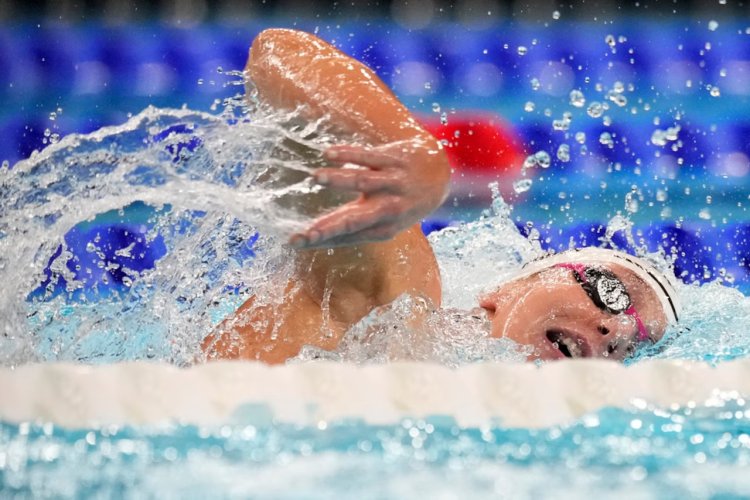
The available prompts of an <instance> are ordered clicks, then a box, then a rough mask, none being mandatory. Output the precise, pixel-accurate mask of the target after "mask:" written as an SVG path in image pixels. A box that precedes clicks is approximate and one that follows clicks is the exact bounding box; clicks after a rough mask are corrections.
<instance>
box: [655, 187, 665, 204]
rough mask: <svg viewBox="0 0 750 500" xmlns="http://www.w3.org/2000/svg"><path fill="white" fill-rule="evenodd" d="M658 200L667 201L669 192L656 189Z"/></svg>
mask: <svg viewBox="0 0 750 500" xmlns="http://www.w3.org/2000/svg"><path fill="white" fill-rule="evenodd" d="M656 201H661V202H664V201H667V192H666V191H665V190H663V189H658V190H657V191H656Z"/></svg>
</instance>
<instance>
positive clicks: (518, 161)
mask: <svg viewBox="0 0 750 500" xmlns="http://www.w3.org/2000/svg"><path fill="white" fill-rule="evenodd" d="M421 122H422V125H423V126H424V127H425V128H426V129H427V130H428V131H429V132H430V133H431V134H432V135H434V136H435V138H436V139H438V140H442V141H443V144H444V145H445V151H446V153H447V154H448V158H449V160H450V162H451V166H452V167H453V169H454V171H455V173H459V172H461V173H465V174H477V175H478V176H480V177H483V178H485V177H488V176H490V175H492V176H497V177H503V178H507V177H516V176H517V175H518V174H519V172H520V170H521V167H522V166H523V161H524V159H525V157H526V155H525V154H524V149H523V146H522V142H521V139H520V138H519V137H518V136H517V135H516V134H515V133H514V132H513V129H512V128H511V127H510V125H509V124H507V123H506V122H505V121H504V120H503V119H502V118H500V117H499V116H497V115H495V114H492V113H487V112H481V111H480V112H459V113H456V114H452V115H448V120H447V123H441V122H440V119H439V118H433V117H429V118H423V119H422V120H421Z"/></svg>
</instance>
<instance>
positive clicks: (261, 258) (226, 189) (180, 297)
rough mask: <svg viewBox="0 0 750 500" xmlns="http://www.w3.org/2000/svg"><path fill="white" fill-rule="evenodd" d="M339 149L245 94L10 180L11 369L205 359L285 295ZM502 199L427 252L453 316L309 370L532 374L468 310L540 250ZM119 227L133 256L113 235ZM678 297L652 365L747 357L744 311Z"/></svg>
mask: <svg viewBox="0 0 750 500" xmlns="http://www.w3.org/2000/svg"><path fill="white" fill-rule="evenodd" d="M341 140H342V139H341V138H335V137H334V136H333V135H332V134H330V133H328V132H327V130H326V129H325V127H324V126H323V122H322V121H320V122H316V123H311V124H305V123H304V122H302V121H301V120H300V119H299V114H298V112H292V113H287V114H283V115H280V114H278V113H270V112H268V110H262V109H259V108H257V107H256V108H252V109H248V108H246V107H244V106H243V105H242V104H241V101H240V98H239V97H238V98H236V99H234V100H229V101H228V104H227V106H226V108H225V109H224V110H223V111H222V113H220V114H208V113H202V112H197V111H192V110H189V109H181V110H167V109H157V108H153V107H149V108H147V109H145V110H144V111H143V112H141V113H140V114H138V115H137V116H134V117H133V118H131V119H130V120H128V121H127V122H126V123H124V124H123V125H120V126H117V127H107V128H104V129H101V130H99V131H96V132H94V133H92V134H87V135H78V134H76V135H71V136H68V137H65V138H63V139H62V140H60V141H59V142H57V143H56V144H53V145H50V146H49V147H48V148H46V149H45V150H43V151H41V152H38V153H35V154H33V155H32V157H31V158H29V159H27V160H24V161H22V162H19V163H18V164H17V165H15V166H13V167H12V168H7V167H4V168H2V169H0V194H2V197H1V198H0V200H1V201H0V279H2V282H3V284H4V287H3V289H2V290H1V291H0V324H1V325H2V326H1V327H0V334H1V336H0V361H1V362H2V363H5V364H18V363H23V362H27V361H33V360H68V361H83V362H108V361H122V360H132V359H144V358H146V359H157V360H165V361H170V362H174V363H178V364H182V363H188V362H191V361H193V360H195V359H201V358H202V353H201V351H200V347H199V345H200V341H201V340H202V339H203V337H204V336H205V335H207V334H208V333H209V332H210V331H211V330H212V328H213V326H214V325H215V324H216V323H217V322H218V321H219V320H221V319H222V318H223V317H225V316H226V315H228V314H230V313H231V312H232V311H233V310H234V309H235V308H236V307H237V306H238V305H239V304H241V303H242V302H243V301H244V300H245V299H246V298H247V297H248V296H249V295H251V294H255V295H256V296H258V302H263V303H269V302H278V301H279V300H281V296H280V293H281V292H280V287H278V286H273V285H274V283H276V284H277V283H278V282H279V281H280V280H284V281H285V280H286V277H288V276H289V275H290V273H291V271H292V270H291V262H292V259H291V258H290V257H291V255H290V253H289V252H290V251H289V250H288V249H287V248H286V247H284V246H283V245H282V244H281V242H282V241H283V240H284V238H286V236H287V235H288V234H289V233H290V232H291V231H294V230H297V229H299V228H301V227H304V226H305V225H306V224H307V223H309V221H310V220H311V218H312V217H314V216H315V215H316V214H318V213H320V212H322V211H324V210H326V209H327V208H330V207H331V206H334V205H337V204H340V203H341V202H342V201H343V200H344V198H342V197H341V196H338V195H336V194H334V193H331V192H329V191H326V190H324V189H321V188H320V187H319V186H316V185H314V184H313V183H311V182H310V180H309V173H310V172H311V171H312V169H314V168H316V166H318V165H320V161H321V160H320V154H319V153H320V151H321V150H322V149H324V148H325V147H326V146H327V145H329V144H332V143H334V142H340V141H341ZM347 140H350V141H351V140H355V141H356V138H348V139H347ZM495 191H496V192H495V197H494V201H493V205H492V207H491V209H490V210H488V211H487V212H486V213H485V214H484V215H483V216H482V217H481V218H480V219H478V220H476V221H473V222H469V223H466V224H462V225H460V226H457V227H450V228H447V229H445V230H443V231H441V232H440V233H434V234H433V235H432V236H431V237H430V242H431V244H432V245H433V248H434V250H435V253H436V256H437V259H438V262H439V265H440V270H441V274H442V279H443V288H444V290H443V297H444V305H445V307H446V309H445V310H443V311H434V310H432V309H430V308H429V307H428V306H427V305H426V304H422V303H418V301H416V302H415V299H412V298H410V297H402V298H401V299H399V300H397V301H396V302H395V303H394V304H393V305H391V306H388V307H385V308H382V309H379V310H377V311H374V312H373V313H372V314H371V315H369V316H368V317H366V318H364V319H363V320H362V321H361V322H360V323H358V324H357V325H355V327H353V328H352V330H351V331H350V332H349V333H348V334H347V336H346V337H345V339H344V341H343V342H342V343H341V346H340V347H339V349H338V350H337V351H336V352H334V353H323V352H320V351H317V350H315V349H306V350H305V351H304V352H303V353H302V354H301V355H300V357H299V358H300V359H311V358H320V357H332V358H334V359H343V360H349V361H358V362H363V361H368V362H369V361H386V360H390V359H403V358H411V359H424V360H433V361H439V362H442V363H445V364H449V365H457V364H462V363H466V362H473V361H478V360H520V359H523V357H524V355H523V351H522V350H519V349H518V346H515V345H513V344H512V343H511V342H509V341H505V340H498V339H489V338H488V333H487V331H488V329H487V326H486V321H485V320H484V319H483V317H482V316H481V315H477V314H473V313H472V309H473V308H474V307H476V297H477V296H478V295H479V293H480V292H482V291H485V290H488V289H490V288H492V287H495V286H497V285H499V284H500V283H501V282H503V281H504V280H506V279H508V278H509V277H511V276H513V274H515V273H516V272H517V271H518V269H519V268H520V267H521V265H522V264H523V263H525V262H527V261H529V260H532V259H534V258H537V257H539V256H540V255H542V253H543V250H542V249H541V246H540V245H539V241H537V240H535V239H533V238H531V239H527V238H525V237H523V236H522V235H521V234H520V233H519V231H518V230H517V228H516V227H515V225H514V223H513V222H512V220H511V218H510V213H511V209H510V207H509V206H508V205H506V204H505V203H504V202H503V201H502V199H501V198H500V197H499V195H498V194H497V189H495ZM303 206H304V207H306V208H305V209H304V210H302V209H301V207H303ZM303 212H304V213H305V215H301V214H302V213H303ZM134 220H135V221H136V222H134ZM626 222H627V221H626ZM113 224H114V225H118V224H119V225H120V226H122V227H121V228H120V231H121V232H122V233H123V234H124V235H125V236H127V238H125V241H123V242H122V244H119V243H117V241H115V242H113V240H112V234H106V233H103V232H104V231H110V230H107V229H104V228H106V227H110V228H111V226H112V225H113ZM611 225H612V227H611V228H609V230H608V231H607V236H608V237H609V239H610V240H611V234H612V233H613V232H615V231H619V230H624V231H625V232H626V233H628V235H630V237H629V238H626V239H628V240H629V241H632V234H631V227H630V224H629V223H623V221H621V220H619V219H618V220H617V221H615V220H614V219H613V221H612V224H611ZM123 228H124V229H123ZM74 233H75V234H76V235H77V236H76V237H75V238H73V237H72V236H71V234H74ZM76 238H77V239H76ZM605 239H607V238H605ZM610 244H611V241H610ZM155 249H158V251H156V250H155ZM148 252H152V253H153V252H156V253H157V254H158V255H155V256H154V257H153V259H156V261H155V262H152V265H150V266H146V267H145V268H144V267H141V268H139V267H138V266H136V265H134V264H135V262H136V261H138V259H142V258H144V256H145V254H146V253H148ZM655 258H657V259H659V258H660V257H658V256H655ZM662 262H663V259H662ZM115 278H116V279H115ZM115 281H117V283H114V282H115ZM115 285H116V286H115ZM681 293H682V294H683V295H684V296H685V299H686V300H684V301H683V302H685V303H686V311H685V314H684V317H685V320H684V322H683V325H682V326H681V327H679V328H674V329H672V330H671V331H670V332H668V334H667V336H666V337H665V340H664V341H663V342H662V343H660V345H659V346H656V347H655V348H652V349H649V350H647V351H644V354H643V356H650V357H654V356H658V357H678V358H679V357H690V358H691V359H710V360H721V359H731V358H733V357H742V356H746V355H747V354H748V353H750V340H748V339H747V336H746V335H743V333H744V332H742V331H741V330H742V326H741V325H742V324H746V321H744V320H739V321H735V320H731V318H750V301H748V299H747V298H746V297H744V296H742V295H741V294H739V293H738V292H736V291H733V290H731V289H728V288H725V287H723V286H719V285H716V284H713V285H710V286H706V287H703V288H696V287H687V286H684V287H682V288H681ZM457 309H464V310H466V311H467V312H465V313H459V312H457ZM415 310H420V311H422V313H423V314H422V317H423V318H425V319H424V321H423V323H422V324H421V325H420V326H419V327H415V326H414V325H411V324H410V323H409V321H407V318H409V317H411V315H412V313H413V312H414V311H415ZM410 311H411V312H410ZM717 311H718V312H717ZM686 328H689V329H690V330H691V333H690V335H689V336H687V335H684V334H682V332H684V331H685V330H686ZM641 357H642V356H641ZM638 359H640V358H638Z"/></svg>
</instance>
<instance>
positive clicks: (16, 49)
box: [0, 0, 750, 292]
mask: <svg viewBox="0 0 750 500" xmlns="http://www.w3.org/2000/svg"><path fill="white" fill-rule="evenodd" d="M0 6H2V7H3V8H0V12H2V14H0V15H1V16H3V17H2V20H3V22H2V25H1V26H0V64H1V67H2V68H3V71H2V72H1V73H0V100H1V101H2V104H3V105H2V107H0V134H1V136H2V138H3V140H2V141H1V142H0V159H3V160H7V161H8V162H9V164H10V165H12V164H14V163H15V162H17V161H18V160H20V159H23V158H26V157H28V156H29V155H30V154H31V153H32V151H34V150H39V149H42V148H44V147H45V145H46V144H48V143H49V142H50V141H54V140H55V138H56V137H58V136H62V135H66V134H69V133H73V132H89V131H92V130H96V129H97V128H100V127H102V126H104V125H110V124H118V123H122V122H123V121H125V120H126V119H127V117H128V115H130V114H134V113H137V112H139V111H140V110H141V109H143V108H144V107H146V106H147V105H150V104H151V105H155V106H160V107H179V106H182V105H187V106H189V107H190V108H193V109H204V110H209V109H211V108H212V106H213V107H214V108H215V107H216V106H217V105H218V106H220V105H221V104H220V103H221V101H222V99H224V98H226V97H229V96H231V95H233V94H234V93H236V92H237V91H238V89H240V88H239V87H236V86H231V85H230V86H227V85H226V83H227V82H229V81H232V80H233V79H235V80H236V78H233V77H229V76H227V71H230V70H239V69H242V68H243V66H244V63H245V59H246V57H247V51H248V47H249V45H250V43H251V41H252V39H253V38H254V36H255V35H256V34H257V33H258V32H259V31H260V30H262V29H264V28H267V27H272V26H275V27H287V28H297V29H304V30H308V31H311V32H315V33H317V34H318V35H319V36H321V37H322V38H324V39H326V40H328V41H330V42H332V43H334V44H335V45H337V46H338V47H339V48H341V49H342V50H344V51H345V52H347V53H349V54H351V55H353V56H355V57H357V58H359V59H361V60H363V61H364V62H366V63H367V64H368V65H370V66H371V67H372V68H373V69H374V70H375V71H376V72H377V73H378V74H379V75H380V76H381V78H382V79H383V80H384V81H385V82H386V83H387V84H389V85H390V86H392V88H393V89H394V91H395V92H396V94H397V95H398V96H399V97H400V98H401V99H402V100H403V101H404V102H405V103H406V104H407V105H408V106H409V107H410V108H411V109H413V110H414V111H415V112H416V113H418V116H419V117H420V119H422V120H423V121H424V122H425V123H426V124H428V125H429V126H430V127H431V130H434V131H436V133H438V134H439V133H441V130H442V131H443V132H445V133H444V134H443V137H448V138H449V139H446V141H447V142H455V143H456V144H453V143H451V144H448V146H449V149H450V148H453V149H452V151H453V154H454V156H453V159H454V161H455V164H454V167H455V175H454V180H455V186H456V188H455V191H454V193H453V195H452V196H451V198H450V199H449V200H448V202H447V203H446V206H445V207H443V208H442V209H441V210H440V211H438V213H436V214H435V216H434V217H433V218H431V219H430V220H428V221H425V224H424V228H425V230H426V231H428V232H429V231H430V230H434V229H436V228H440V227H444V226H445V225H447V224H451V223H455V222H456V221H460V220H467V219H472V218H475V217H477V216H478V215H479V214H480V213H481V211H482V210H484V209H486V208H487V207H488V206H489V195H490V191H489V189H488V187H487V184H488V182H490V181H491V180H499V182H500V183H501V188H502V189H501V190H502V192H503V194H504V196H505V197H506V199H507V200H508V201H510V202H511V203H513V204H514V206H515V208H514V211H513V217H514V219H515V220H516V222H517V224H518V226H519V228H520V229H521V230H522V231H525V232H526V233H527V234H531V235H532V236H533V237H535V238H537V237H538V238H539V239H540V242H541V243H542V244H543V245H544V246H546V247H549V248H556V249H561V248H567V247H568V246H570V245H571V244H576V245H592V244H599V243H600V238H601V237H602V236H604V235H605V230H606V226H607V223H608V222H609V221H610V220H611V219H612V218H613V217H617V216H618V214H619V215H624V216H627V218H628V220H630V221H632V222H633V223H634V226H635V231H634V234H635V236H636V240H635V241H628V240H627V239H626V238H625V237H624V236H623V235H622V234H620V233H618V234H616V235H615V236H614V237H613V241H614V242H615V243H616V244H617V245H619V246H621V247H625V248H631V249H632V247H633V245H634V244H640V243H642V244H646V245H647V246H648V247H649V248H650V249H651V250H655V249H657V248H663V249H665V250H666V251H667V252H670V253H674V254H675V256H676V257H677V272H678V274H680V275H681V276H682V277H683V279H684V280H685V281H687V282H694V281H697V282H705V281H709V280H713V279H716V278H722V279H723V278H726V279H727V280H728V282H729V283H730V284H733V285H734V286H739V287H740V288H741V289H743V290H744V291H746V292H747V291H749V290H750V270H749V269H750V268H749V267H748V265H749V264H748V262H750V241H748V237H750V216H749V215H748V212H747V208H746V207H747V205H748V204H749V203H750V113H748V112H749V111H750V6H748V4H746V3H745V2H730V1H729V0H716V1H714V2H697V1H694V2H679V3H675V2H627V3H622V2H614V1H611V2H610V1H601V2H586V3H583V2H573V3H569V2H556V1H537V2H499V1H495V0H462V1H456V2H447V1H437V0H435V1H429V0H428V1H422V2H413V1H411V2H407V1H392V2H359V1H355V2H323V3H313V2H309V1H308V2H303V1H292V0H287V1H283V0H280V1H265V2H244V1H238V0H225V1H223V2H208V1H206V0H169V1H162V2H122V1H117V0H107V1H86V2H78V1H71V0H64V1H48V2H14V1H8V0H5V1H3V2H0ZM571 92H580V93H581V94H582V95H583V97H584V99H585V103H581V102H579V100H578V99H577V98H575V97H574V96H575V94H571ZM578 104H582V106H578ZM445 122H447V125H446V124H445ZM482 126H486V127H485V128H486V129H487V130H490V131H491V133H489V135H487V136H486V137H484V136H483V137H479V138H475V139H476V141H479V142H476V141H475V142H471V141H469V140H468V139H466V140H465V141H464V142H461V141H452V139H450V137H453V136H457V132H456V130H458V131H459V132H460V133H462V134H464V138H466V134H467V133H468V134H471V133H473V131H474V130H475V129H476V130H479V128H481V127H482ZM670 129H671V131H672V132H669V130H670ZM493 131H494V132H493ZM448 132H450V134H448ZM482 141H483V142H482ZM563 144H564V145H566V146H567V148H568V151H569V156H570V159H569V160H568V159H567V158H566V155H565V154H564V152H561V149H560V146H561V145H563ZM564 149H565V146H564V147H563V150H564ZM501 150H502V151H501ZM540 151H544V152H546V153H547V154H548V155H549V156H550V158H551V160H550V162H549V163H550V166H549V168H541V167H540V166H536V167H534V168H530V169H528V171H526V172H525V173H522V172H521V165H522V164H523V160H524V158H525V157H526V155H529V154H534V153H538V152H540ZM509 158H510V159H509ZM501 163H502V164H501ZM519 179H530V180H531V181H532V182H531V183H530V184H528V183H526V184H525V185H524V183H518V180H519ZM514 183H516V184H515V185H516V189H515V190H514V189H512V187H513V186H514ZM115 219H116V220H115ZM142 219H143V217H140V218H139V212H138V210H131V211H129V212H128V217H126V218H125V219H122V218H114V219H113V218H110V219H107V218H106V217H103V218H101V219H100V220H99V221H98V222H97V224H98V225H99V226H98V227H99V229H97V232H102V231H104V232H105V233H106V234H109V235H110V238H111V239H112V241H113V243H112V245H111V247H112V248H113V249H116V248H121V247H122V246H127V241H128V238H131V239H132V238H135V237H136V235H139V234H142V233H143V232H144V231H145V230H146V229H145V227H144V226H143V220H142ZM82 234H87V233H86V230H83V229H78V230H76V231H74V232H72V233H71V234H70V235H69V239H70V243H71V247H76V246H77V243H76V242H78V243H81V242H82V241H83V239H82V238H84V237H83V236H81V235H82ZM84 239H85V238H84ZM79 240H80V241H79ZM78 246H80V245H78ZM148 250H149V249H145V254H148V258H146V259H144V260H143V262H140V263H130V264H129V266H130V267H132V268H137V267H138V265H140V266H142V267H148V266H151V265H153V262H154V259H156V258H158V257H159V255H160V252H163V251H164V249H163V248H156V247H155V248H153V249H151V250H150V253H149V251H148ZM141 253H144V252H141ZM113 258H114V257H113ZM111 280H112V282H115V283H116V282H117V281H118V277H116V276H113V277H111Z"/></svg>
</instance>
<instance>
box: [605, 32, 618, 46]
mask: <svg viewBox="0 0 750 500" xmlns="http://www.w3.org/2000/svg"><path fill="white" fill-rule="evenodd" d="M604 41H605V42H607V45H609V46H610V47H611V48H613V49H614V48H615V45H616V44H617V40H616V39H615V37H614V36H613V35H607V36H606V37H604Z"/></svg>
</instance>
